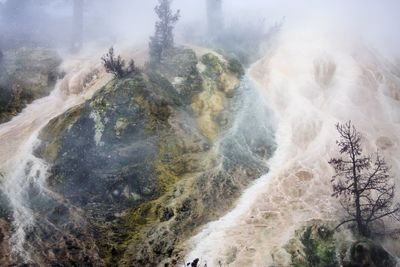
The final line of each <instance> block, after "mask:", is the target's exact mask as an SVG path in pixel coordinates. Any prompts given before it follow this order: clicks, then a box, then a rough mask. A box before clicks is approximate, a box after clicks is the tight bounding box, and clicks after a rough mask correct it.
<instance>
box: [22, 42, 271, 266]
mask: <svg viewBox="0 0 400 267" xmlns="http://www.w3.org/2000/svg"><path fill="white" fill-rule="evenodd" d="M232 62H233V63H234V64H235V65H234V66H232V65H231V64H233V63H232ZM242 74H243V73H242V70H241V69H240V66H238V65H237V62H235V61H227V60H225V59H224V58H222V57H221V56H219V55H216V54H214V53H205V54H200V55H196V54H195V53H194V52H193V51H192V50H189V49H179V50H176V51H175V53H174V54H173V55H171V57H170V58H168V59H167V60H165V61H164V62H163V63H162V64H160V65H158V66H148V67H146V68H145V69H144V70H143V71H138V72H136V73H133V74H131V75H130V76H129V77H126V78H124V79H120V80H118V79H116V80H113V81H111V82H110V83H109V84H108V85H107V86H105V87H104V88H103V89H101V90H99V91H98V92H97V93H96V94H95V95H94V97H93V98H92V99H91V100H90V101H87V102H86V103H85V104H84V105H81V106H78V107H75V108H73V109H71V110H69V111H68V112H67V113H65V114H63V115H61V116H59V117H58V118H55V119H53V120H52V121H50V123H49V124H48V126H47V127H46V128H45V129H44V130H43V131H42V132H41V134H40V138H41V139H42V141H43V143H42V146H41V147H39V148H38V150H37V154H39V155H41V156H42V157H43V158H45V159H46V160H47V161H48V162H49V163H51V164H52V168H51V171H50V177H49V179H48V184H49V186H50V188H51V189H52V190H53V191H54V192H55V193H56V194H57V195H58V196H60V199H61V200H58V201H56V203H60V202H62V205H61V206H60V208H59V209H60V210H61V214H60V215H59V216H58V215H57V213H55V210H58V209H56V208H57V205H56V204H55V203H51V202H48V204H47V207H46V210H47V211H45V212H44V211H43V208H40V205H39V203H38V204H37V206H36V209H42V210H39V213H41V215H42V217H43V219H40V218H38V221H39V222H38V225H42V224H44V222H43V221H44V220H47V219H48V218H49V216H52V218H53V223H54V225H56V226H58V225H61V226H62V229H63V231H64V232H63V235H66V236H68V238H69V240H72V241H73V242H78V244H77V247H79V248H82V246H84V247H87V248H88V249H86V250H81V251H80V253H79V257H78V256H76V257H72V256H71V257H70V258H71V262H75V263H76V264H78V263H81V262H80V259H81V258H83V259H85V256H86V263H91V264H94V265H96V266H101V265H108V266H155V265H156V264H159V263H160V262H162V263H163V264H172V265H173V264H174V263H177V262H181V260H182V259H181V258H180V257H181V256H182V255H181V254H182V251H183V250H184V247H183V246H182V243H183V241H184V240H186V239H187V238H189V237H190V236H192V235H193V233H194V231H196V229H198V227H199V226H201V225H203V224H204V223H206V222H208V221H210V220H212V219H216V218H217V217H218V216H219V215H220V214H221V213H223V212H225V211H227V210H228V209H229V208H230V207H231V206H232V203H233V201H234V200H235V199H236V198H237V197H238V196H239V195H240V193H241V191H242V190H243V189H244V188H245V187H246V186H247V185H248V184H249V183H250V182H251V181H253V180H254V179H256V178H258V177H259V176H260V175H261V174H263V173H265V172H266V171H267V166H266V159H268V158H269V157H270V156H271V154H272V152H273V150H274V144H273V141H272V140H273V138H272V137H273V136H272V131H269V132H268V131H266V129H268V127H270V126H266V125H269V123H268V119H266V118H268V116H269V114H268V112H269V111H268V110H267V109H266V108H261V109H260V110H255V109H252V108H251V107H252V106H254V105H256V104H257V103H256V101H257V99H260V97H259V96H257V95H255V92H254V91H253V90H252V88H251V87H249V86H250V85H249V82H248V81H244V84H242V86H240V78H241V75H242ZM245 85H247V86H245ZM260 117H261V118H262V120H260V119H259V118H260ZM42 203H43V202H42ZM33 206H35V205H33ZM49 211H51V212H49ZM59 218H62V219H61V220H60V219H59ZM69 218H79V219H76V220H75V221H73V222H71V224H70V225H71V227H72V226H74V225H80V226H81V227H80V228H78V229H79V230H78V231H73V230H72V229H71V228H68V226H67V224H66V222H68V220H69ZM81 219H82V223H79V222H80V220H81ZM86 223H87V225H86ZM49 232H50V233H51V234H53V235H54V237H53V238H55V239H57V236H58V235H59V233H56V232H52V231H51V230H49V231H48V232H47V234H49ZM44 233H45V232H43V234H44ZM42 240H43V242H41V251H49V250H51V248H52V246H54V241H52V240H51V239H46V238H43V237H42ZM92 241H93V242H94V244H93V243H92ZM30 242H31V243H35V242H38V241H37V240H34V239H33V240H31V241H30ZM39 243H40V242H38V244H39ZM38 247H39V246H38ZM89 248H91V249H89ZM59 250H60V251H63V248H61V247H60V248H59ZM42 254H43V253H42ZM51 255H52V257H53V259H54V261H55V260H56V259H57V258H58V257H61V254H58V255H55V256H54V253H53V254H51ZM48 256H49V254H47V255H46V254H43V257H42V261H46V260H45V259H46V257H48ZM98 256H99V257H100V258H101V260H100V259H99V258H98ZM86 263H85V264H86ZM78 265H79V264H78Z"/></svg>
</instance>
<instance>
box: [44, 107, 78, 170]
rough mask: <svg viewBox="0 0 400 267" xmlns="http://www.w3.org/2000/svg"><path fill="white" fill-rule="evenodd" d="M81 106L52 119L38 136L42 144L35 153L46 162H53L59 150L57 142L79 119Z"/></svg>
mask: <svg viewBox="0 0 400 267" xmlns="http://www.w3.org/2000/svg"><path fill="white" fill-rule="evenodd" d="M82 108H83V105H79V106H76V107H74V108H72V109H70V110H68V111H66V112H65V113H64V114H62V115H60V116H58V117H56V118H54V119H52V120H51V121H50V122H49V123H48V124H47V125H46V127H45V128H43V129H42V131H41V132H40V134H39V139H40V140H42V141H43V143H42V144H41V145H40V146H39V148H38V149H37V151H36V152H37V153H38V154H39V155H40V156H42V157H43V158H44V159H45V160H46V161H48V162H54V160H55V159H56V158H57V156H58V152H59V149H60V144H59V140H60V138H61V136H62V135H63V134H64V132H65V131H67V130H68V129H69V128H70V127H71V126H72V125H73V124H74V123H75V122H76V121H77V120H78V119H79V117H80V115H81V112H82Z"/></svg>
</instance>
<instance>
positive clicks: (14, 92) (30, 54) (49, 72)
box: [0, 48, 61, 123]
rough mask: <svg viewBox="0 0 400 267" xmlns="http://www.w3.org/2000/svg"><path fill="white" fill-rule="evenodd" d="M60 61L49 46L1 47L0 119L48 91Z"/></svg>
mask: <svg viewBox="0 0 400 267" xmlns="http://www.w3.org/2000/svg"><path fill="white" fill-rule="evenodd" d="M60 63H61V59H60V57H59V56H58V55H57V53H56V52H54V51H53V50H48V49H37V48H36V49H30V48H29V49H28V48H21V49H17V50H7V51H4V52H3V54H2V57H1V59H0V123H2V122H5V121H8V120H9V119H11V118H12V116H15V115H16V114H17V113H19V112H20V111H21V110H22V109H23V108H24V107H25V106H26V104H28V103H30V102H32V101H33V100H35V99H37V98H40V97H43V96H46V95H48V94H49V93H50V91H51V89H53V87H54V84H55V82H56V80H57V77H58V75H59V74H58V71H57V68H58V66H59V64H60Z"/></svg>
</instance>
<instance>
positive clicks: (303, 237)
mask: <svg viewBox="0 0 400 267" xmlns="http://www.w3.org/2000/svg"><path fill="white" fill-rule="evenodd" d="M333 234H334V232H333V230H330V229H329V228H328V227H326V226H321V225H313V226H308V227H306V228H305V229H304V230H303V231H298V232H296V238H294V239H292V240H290V242H289V244H288V245H287V246H286V249H287V251H288V252H289V254H290V255H291V259H292V266H294V267H338V266H339V260H338V259H339V258H338V256H337V254H336V241H335V239H334V236H333Z"/></svg>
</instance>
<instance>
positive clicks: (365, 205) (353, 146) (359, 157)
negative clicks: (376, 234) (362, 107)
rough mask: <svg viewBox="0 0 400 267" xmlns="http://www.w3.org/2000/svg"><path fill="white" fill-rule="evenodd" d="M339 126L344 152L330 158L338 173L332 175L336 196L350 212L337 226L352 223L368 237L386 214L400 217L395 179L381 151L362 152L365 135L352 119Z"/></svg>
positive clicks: (341, 145)
mask: <svg viewBox="0 0 400 267" xmlns="http://www.w3.org/2000/svg"><path fill="white" fill-rule="evenodd" d="M336 129H337V131H338V132H339V135H340V139H339V140H338V141H337V145H338V147H339V152H340V154H341V155H342V156H341V157H339V158H332V159H331V160H330V161H329V164H331V165H332V166H333V168H334V169H335V173H336V174H335V175H334V176H333V177H332V184H333V192H334V193H333V196H335V197H339V198H340V203H341V204H342V207H343V208H344V210H345V211H346V214H347V216H346V217H345V218H344V220H343V221H342V222H341V223H340V224H339V225H338V226H337V227H336V228H339V227H340V226H341V225H343V224H347V223H352V224H353V225H355V226H356V228H357V231H358V233H359V234H360V235H362V236H366V237H368V236H370V235H371V234H372V233H373V232H372V226H373V225H378V224H379V223H382V224H383V221H382V219H383V218H385V217H390V218H392V219H395V220H398V221H399V220H400V217H399V213H400V206H399V204H398V203H394V201H393V197H394V190H395V187H394V180H393V178H392V177H391V176H390V175H389V170H390V167H389V166H388V165H387V164H386V162H385V160H384V159H383V158H382V157H381V156H380V155H379V152H376V154H375V156H370V155H364V154H363V150H362V148H361V139H362V136H361V134H360V132H358V131H357V130H356V128H355V127H354V126H353V125H352V124H351V122H347V123H345V124H337V125H336Z"/></svg>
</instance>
